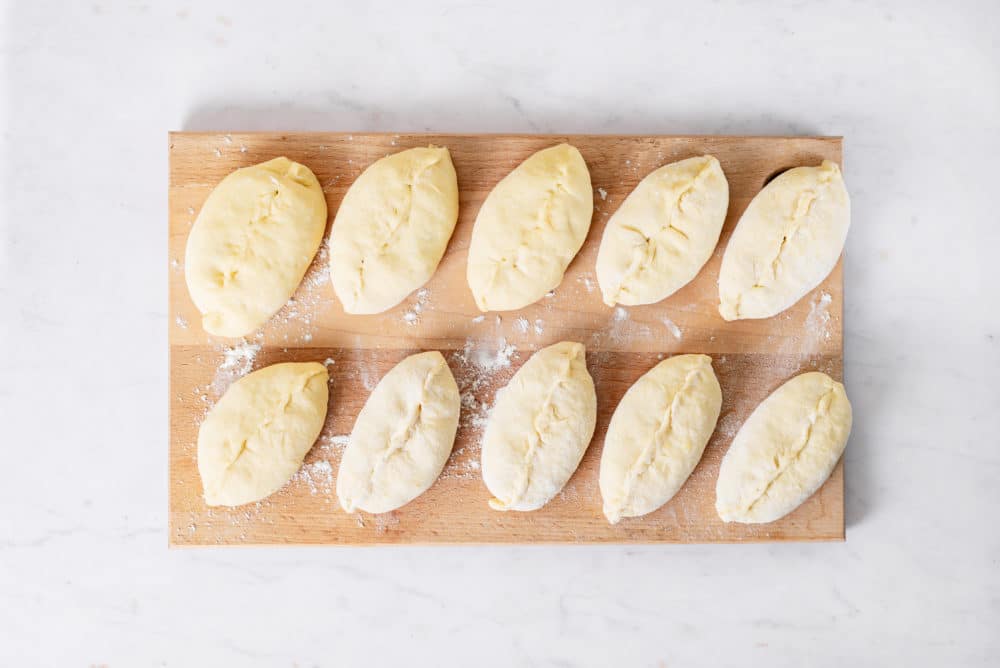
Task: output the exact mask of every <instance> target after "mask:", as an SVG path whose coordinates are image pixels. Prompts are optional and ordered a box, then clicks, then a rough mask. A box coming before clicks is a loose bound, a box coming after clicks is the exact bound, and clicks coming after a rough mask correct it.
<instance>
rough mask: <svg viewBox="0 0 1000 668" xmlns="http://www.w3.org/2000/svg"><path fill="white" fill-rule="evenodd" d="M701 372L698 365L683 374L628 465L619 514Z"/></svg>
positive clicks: (657, 453) (628, 501) (626, 505)
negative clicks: (640, 449) (636, 454)
mask: <svg viewBox="0 0 1000 668" xmlns="http://www.w3.org/2000/svg"><path fill="white" fill-rule="evenodd" d="M701 372H702V367H701V366H700V363H699V366H698V367H697V368H695V369H692V370H691V371H688V373H687V374H686V375H685V376H684V382H683V383H682V384H681V388H680V389H679V390H677V392H675V393H674V396H673V397H671V399H670V405H669V406H667V410H666V411H665V412H664V415H663V417H662V418H661V419H660V426H659V427H657V429H656V431H655V432H654V433H653V437H652V438H651V439H650V441H649V443H647V444H646V445H645V446H644V447H643V449H642V452H640V453H639V456H638V457H636V459H635V461H634V462H633V463H632V466H630V467H629V472H628V476H627V477H626V478H625V493H624V494H623V495H622V503H621V506H620V507H618V508H617V509H616V510H617V511H618V512H617V513H616V514H617V515H621V511H623V510H624V509H625V508H627V507H628V506H629V504H630V503H631V501H632V495H633V494H634V493H635V489H634V486H635V484H636V483H637V482H638V481H639V478H641V477H642V476H643V475H645V474H646V472H647V471H649V469H650V468H651V467H652V466H653V463H654V462H655V461H656V459H657V458H658V457H659V456H660V455H661V454H663V453H662V451H663V448H662V447H661V444H662V443H663V442H664V440H665V437H666V436H667V435H668V434H669V433H670V432H671V431H672V429H673V419H674V409H675V407H676V405H677V402H678V401H679V400H680V399H681V398H683V396H684V395H685V392H686V391H687V390H688V388H689V387H690V386H691V384H692V381H693V380H694V378H695V377H696V376H700V375H701Z"/></svg>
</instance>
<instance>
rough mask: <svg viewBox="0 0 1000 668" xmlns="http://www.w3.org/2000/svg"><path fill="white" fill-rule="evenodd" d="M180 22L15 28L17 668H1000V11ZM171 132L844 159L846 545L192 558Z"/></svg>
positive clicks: (6, 85)
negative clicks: (169, 342)
mask: <svg viewBox="0 0 1000 668" xmlns="http://www.w3.org/2000/svg"><path fill="white" fill-rule="evenodd" d="M168 4H171V3H152V2H149V3H143V2H121V3H111V2H108V1H107V0H91V1H89V2H65V3H55V2H49V3H45V2H37V3H36V2H16V3H15V2H12V1H11V2H7V3H5V5H6V6H5V8H4V10H3V11H2V18H0V28H2V30H0V34H2V37H0V40H2V41H0V58H2V59H3V80H2V88H0V99H2V107H3V110H2V113H3V114H4V115H3V117H2V120H3V124H2V127H3V135H2V138H0V161H2V169H3V173H2V175H3V179H2V187H3V192H2V193H0V195H2V196H0V207H2V208H0V212H2V217H0V232H2V238H0V300H2V302H0V306H2V311H0V312H2V313H3V316H2V320H0V322H2V329H0V336H2V339H0V344H2V345H0V359H2V362H0V379H2V385H0V406H2V423H3V425H4V429H3V437H2V439H0V443H2V450H0V452H2V453H3V462H2V466H0V664H2V665H18V666H32V665H38V666H55V665H66V666H69V665H91V664H93V665H105V664H106V665H109V666H145V665H151V666H159V665H168V666H194V665H205V666H209V665H211V666H237V665H262V666H313V665H320V666H360V665H372V666H388V665H397V664H405V665H413V664H417V665H456V666H472V665H476V666H494V665H495V666H510V665H531V666H568V665H593V666H611V665H614V666H632V665H635V666H725V665H763V664H764V662H765V661H767V662H768V665H775V666H805V665H810V666H842V665H851V666H856V665H897V666H902V665H907V666H917V665H928V666H959V665H961V666H977V665H983V666H987V665H994V666H995V665H997V664H998V663H1000V562H998V559H1000V522H998V521H997V519H996V512H997V509H998V506H1000V452H998V441H1000V439H998V432H1000V419H998V410H1000V390H998V380H1000V340H998V339H1000V316H998V313H1000V310H998V308H997V306H998V305H1000V297H998V296H997V285H998V283H1000V268H998V265H1000V262H998V260H997V258H996V253H997V248H1000V224H998V223H1000V216H998V214H997V208H996V201H997V199H996V193H997V192H998V189H997V185H996V180H995V173H996V171H995V165H996V163H997V156H998V153H1000V130H998V119H1000V49H998V42H997V40H996V38H995V35H994V33H995V29H996V26H997V24H998V22H1000V5H998V4H997V3H995V2H978V3H977V2H956V3H944V2H938V1H935V2H896V3H887V2H854V3H809V2H775V3H772V2H763V1H761V2H739V3H731V4H727V3H719V2H689V3H683V4H682V5H679V6H677V7H675V8H673V9H667V7H666V5H667V4H668V3H663V2H649V3H646V4H645V5H644V6H643V7H640V6H639V4H638V3H635V6H633V7H631V8H629V9H626V8H624V7H622V6H619V5H620V4H621V5H624V4H630V3H613V2H608V1H607V0H604V1H602V2H599V3H590V2H582V1H578V2H565V3H558V4H548V3H544V2H540V1H538V0H535V1H532V2H524V3H515V2H505V3H463V2H450V3H443V2H442V3H437V2H427V1H424V2H414V3H405V4H406V6H405V7H397V8H395V9H389V5H388V4H387V3H386V4H385V5H384V6H383V7H382V8H376V7H374V6H372V7H366V6H365V5H367V4H368V3H361V2H350V3H336V2H332V1H329V0H327V1H325V2H316V3H302V5H301V6H300V7H299V8H298V9H296V10H295V11H294V12H293V13H292V14H288V12H289V11H290V9H289V7H290V6H291V3H281V2H260V3H249V2H235V1H234V2H229V3H210V2H197V3H195V2H190V3H179V4H177V5H176V6H174V7H169V8H168V7H167V5H168ZM338 4H339V6H338ZM401 4H403V3H401ZM491 4H492V5H495V6H494V7H491V6H490V5H491ZM251 5H252V6H251ZM170 129H290V130H294V129H326V130H350V129H354V130H425V129H426V130H441V131H517V132H531V131H539V132H638V133H642V132H651V133H652V132H656V133H796V134H797V133H822V134H842V135H844V136H845V137H846V175H847V179H848V183H849V186H850V190H851V194H852V198H853V204H854V218H853V227H852V231H851V236H850V239H849V241H848V255H847V258H848V259H847V272H846V275H847V288H848V295H847V303H848V306H847V314H846V341H847V352H846V355H847V369H846V375H847V382H848V389H849V392H850V395H851V397H852V399H853V402H854V405H855V410H856V426H855V430H854V433H853V436H852V438H851V441H850V445H849V446H848V451H847V514H848V521H849V526H848V531H847V536H848V540H847V542H846V543H844V544H818V545H808V544H790V545H761V546H689V547H683V546H676V547H670V546H665V547H630V548H620V547H519V548H515V547H510V548H497V547H490V548H481V547H469V548H397V549H239V550H237V549H229V550H193V551H169V550H167V548H166V542H167V537H166V529H165V526H166V507H167V501H166V448H167V442H166V439H167V436H166V423H167V418H166V406H167V390H166V350H167V347H166V330H167V323H166V315H165V311H166V275H167V271H166V266H165V250H164V248H165V229H166V213H165V211H166V187H165V186H166V131H167V130H170Z"/></svg>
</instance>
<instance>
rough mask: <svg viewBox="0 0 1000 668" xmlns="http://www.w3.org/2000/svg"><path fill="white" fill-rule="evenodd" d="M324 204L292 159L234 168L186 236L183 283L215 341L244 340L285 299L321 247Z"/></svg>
mask: <svg viewBox="0 0 1000 668" xmlns="http://www.w3.org/2000/svg"><path fill="white" fill-rule="evenodd" d="M325 229H326V200H325V199H324V198H323V190H322V188H320V185H319V181H317V180H316V177H315V176H314V175H313V173H312V172H311V171H309V168H307V167H305V166H304V165H300V164H299V163H297V162H292V161H291V160H289V159H288V158H275V159H274V160H269V161H268V162H264V163H261V164H259V165H254V166H252V167H244V168H243V169H237V170H236V171H235V172H233V173H232V174H230V175H229V176H227V177H226V178H224V179H222V181H221V182H220V183H219V185H217V186H216V187H215V189H214V190H212V192H211V193H210V194H209V196H208V199H207V200H205V204H204V205H203V206H202V207H201V211H200V212H199V213H198V218H197V219H196V220H195V222H194V227H192V228H191V234H190V235H189V236H188V241H187V250H186V252H185V256H184V278H185V279H186V281H187V286H188V292H189V293H190V294H191V300H192V301H193V302H194V305H195V306H196V307H197V308H198V310H199V311H200V312H201V314H202V328H203V329H204V330H205V331H206V332H208V333H209V334H214V335H216V336H228V337H238V336H245V335H247V334H250V333H251V332H253V331H255V330H256V329H257V328H258V327H260V326H261V325H263V324H264V323H265V322H266V321H267V320H268V318H270V317H271V316H272V315H274V314H275V313H277V311H278V309H280V308H281V307H282V306H284V305H285V303H286V302H288V299H289V297H291V296H292V294H293V293H294V292H295V289H296V288H297V287H298V285H299V283H300V282H301V281H302V276H303V275H305V273H306V269H308V268H309V264H310V263H311V262H312V259H313V256H314V255H316V251H317V250H318V249H319V244H320V242H321V241H322V239H323V231H324V230H325Z"/></svg>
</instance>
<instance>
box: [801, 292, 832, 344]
mask: <svg viewBox="0 0 1000 668" xmlns="http://www.w3.org/2000/svg"><path fill="white" fill-rule="evenodd" d="M832 301H833V297H831V296H830V293H829V292H822V293H820V295H819V297H818V298H817V299H815V300H814V301H813V303H812V308H811V309H809V315H808V316H806V331H807V332H808V333H809V335H810V336H811V337H816V338H819V337H822V338H824V339H826V340H829V339H830V336H831V334H830V330H829V329H828V328H827V325H829V324H830V313H829V311H828V309H829V308H830V302H832Z"/></svg>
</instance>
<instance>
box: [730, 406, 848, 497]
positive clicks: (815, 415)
mask: <svg viewBox="0 0 1000 668" xmlns="http://www.w3.org/2000/svg"><path fill="white" fill-rule="evenodd" d="M836 392H837V388H836V387H832V388H830V389H829V390H827V391H826V392H825V393H823V395H822V396H821V397H820V398H819V399H818V400H817V401H816V407H815V408H814V409H813V412H812V413H811V414H810V415H809V422H808V423H807V424H806V426H805V430H804V432H803V434H802V437H801V439H800V441H801V444H800V445H799V446H798V448H796V449H795V451H794V454H793V455H792V457H791V459H789V460H788V461H787V462H785V465H784V466H779V468H778V471H777V472H776V473H775V474H774V476H773V477H772V478H771V480H770V481H768V483H767V485H765V486H764V489H763V490H762V491H761V492H760V494H759V495H757V497H756V498H755V499H753V500H752V501H751V502H750V504H749V505H747V507H746V510H745V511H744V514H747V515H749V514H750V512H751V511H752V510H753V508H754V506H756V505H757V503H758V502H760V501H761V500H763V499H764V498H765V497H766V496H767V495H768V493H769V492H770V491H771V488H772V487H774V485H775V483H777V482H778V480H780V479H781V478H782V476H784V475H785V474H786V473H788V471H789V470H790V469H792V468H793V467H794V466H795V465H796V464H797V463H798V462H799V460H800V459H801V458H802V455H803V454H804V453H805V451H806V450H807V449H808V448H809V441H810V439H812V434H813V428H814V427H815V426H816V423H817V422H819V421H820V419H822V418H823V417H826V416H827V415H829V414H830V404H831V403H833V398H832V397H833V396H834V395H835V394H836ZM778 460H779V457H778V455H775V456H774V463H775V464H776V465H779V461H778Z"/></svg>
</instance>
